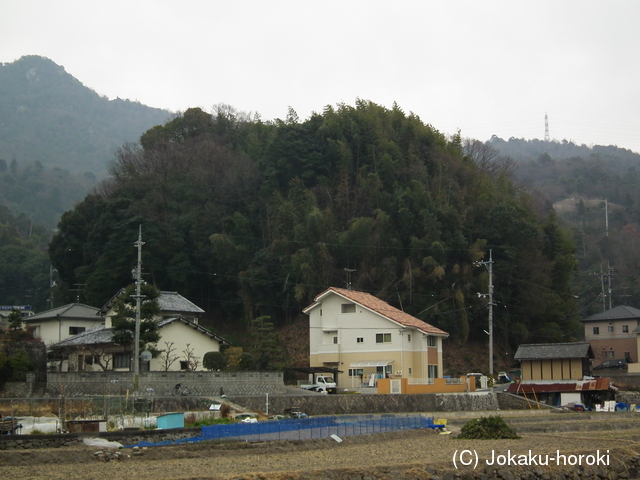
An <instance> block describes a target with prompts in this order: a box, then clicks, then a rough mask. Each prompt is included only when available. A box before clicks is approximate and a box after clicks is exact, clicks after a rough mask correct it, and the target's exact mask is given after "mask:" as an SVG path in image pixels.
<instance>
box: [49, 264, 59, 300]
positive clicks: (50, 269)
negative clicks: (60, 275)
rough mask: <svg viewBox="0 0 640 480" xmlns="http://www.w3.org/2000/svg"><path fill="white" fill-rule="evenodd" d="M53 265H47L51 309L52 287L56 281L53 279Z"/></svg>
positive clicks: (54, 270)
mask: <svg viewBox="0 0 640 480" xmlns="http://www.w3.org/2000/svg"><path fill="white" fill-rule="evenodd" d="M57 271H58V270H56V269H55V268H53V265H49V302H50V305H51V309H52V310H53V288H54V287H55V286H56V282H55V281H54V280H53V272H57Z"/></svg>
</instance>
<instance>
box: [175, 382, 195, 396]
mask: <svg viewBox="0 0 640 480" xmlns="http://www.w3.org/2000/svg"><path fill="white" fill-rule="evenodd" d="M173 394H174V395H175V396H176V397H181V396H182V397H186V396H189V395H191V389H190V388H189V387H187V386H186V385H182V384H181V383H177V384H176V386H175V387H173Z"/></svg>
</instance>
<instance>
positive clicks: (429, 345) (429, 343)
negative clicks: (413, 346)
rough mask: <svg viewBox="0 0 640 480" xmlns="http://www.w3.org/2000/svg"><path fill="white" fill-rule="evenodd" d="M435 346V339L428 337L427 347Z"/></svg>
mask: <svg viewBox="0 0 640 480" xmlns="http://www.w3.org/2000/svg"><path fill="white" fill-rule="evenodd" d="M435 346H436V337H432V336H431V335H429V336H428V337H427V347H435Z"/></svg>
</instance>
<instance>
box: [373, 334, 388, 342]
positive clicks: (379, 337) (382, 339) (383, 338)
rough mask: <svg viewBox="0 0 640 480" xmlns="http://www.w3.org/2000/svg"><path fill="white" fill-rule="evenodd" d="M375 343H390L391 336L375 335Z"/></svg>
mask: <svg viewBox="0 0 640 480" xmlns="http://www.w3.org/2000/svg"><path fill="white" fill-rule="evenodd" d="M376 343H391V334H390V333H376Z"/></svg>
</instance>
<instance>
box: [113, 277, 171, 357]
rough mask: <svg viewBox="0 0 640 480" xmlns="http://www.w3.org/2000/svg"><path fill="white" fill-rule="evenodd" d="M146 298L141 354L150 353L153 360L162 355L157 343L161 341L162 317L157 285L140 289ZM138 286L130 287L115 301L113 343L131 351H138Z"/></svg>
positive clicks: (143, 308) (142, 323)
mask: <svg viewBox="0 0 640 480" xmlns="http://www.w3.org/2000/svg"><path fill="white" fill-rule="evenodd" d="M140 294H141V295H142V296H143V300H142V301H141V306H140V352H142V351H144V350H148V351H150V352H151V354H152V355H153V357H156V356H157V355H158V354H159V353H160V352H159V351H158V349H157V343H158V341H159V340H160V333H159V332H158V323H157V316H158V315H159V313H160V306H159V305H158V297H159V296H160V291H159V290H158V289H157V288H156V287H154V286H153V285H149V284H143V285H142V286H141V289H140ZM135 295H136V286H135V285H129V286H128V287H126V288H125V289H124V290H123V291H122V292H121V293H120V294H119V295H118V296H117V297H116V298H115V300H114V303H113V311H114V315H113V316H112V317H111V323H112V325H113V331H112V341H113V343H117V344H119V345H124V346H125V348H126V349H128V350H129V351H133V350H134V346H133V343H134V341H135V328H136V298H135Z"/></svg>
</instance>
